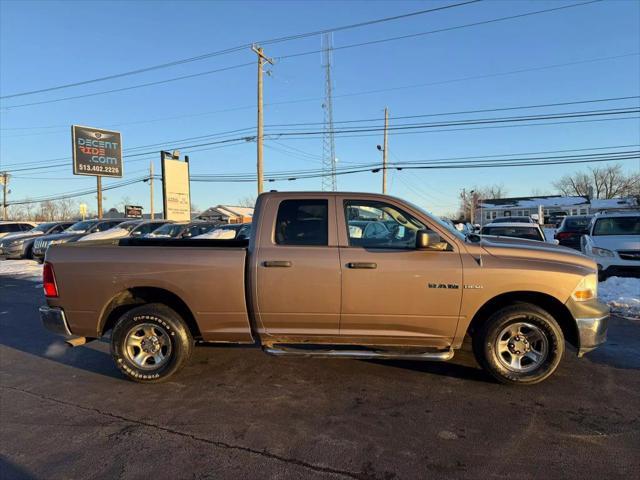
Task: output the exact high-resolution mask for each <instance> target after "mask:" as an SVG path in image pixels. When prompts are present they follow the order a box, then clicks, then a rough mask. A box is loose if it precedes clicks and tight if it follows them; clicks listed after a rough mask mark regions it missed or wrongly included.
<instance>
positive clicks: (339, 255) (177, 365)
mask: <svg viewBox="0 0 640 480" xmlns="http://www.w3.org/2000/svg"><path fill="white" fill-rule="evenodd" d="M350 215H351V216H350ZM354 217H355V218H354ZM364 218H366V219H367V220H363V219H364ZM355 219H360V221H368V222H370V223H372V224H377V223H383V224H384V225H385V226H387V228H388V230H389V231H390V232H391V236H389V237H388V238H386V239H384V240H382V241H381V240H380V239H378V238H371V239H367V238H363V237H352V236H351V235H350V229H349V228H348V227H349V223H348V222H350V221H351V220H355ZM224 227H225V228H226V227H231V229H233V228H234V226H232V225H225V226H224ZM239 227H240V228H239V230H241V229H243V228H245V227H246V225H242V226H239ZM252 229H254V230H253V234H252V235H251V240H249V241H247V240H235V239H234V240H207V239H203V240H199V239H179V240H178V239H164V238H159V239H153V238H124V239H122V240H119V241H118V242H111V243H104V244H101V245H97V244H96V245H91V244H88V245H85V246H83V247H82V248H79V245H77V244H76V245H73V244H67V245H54V246H53V247H52V248H50V249H49V250H48V251H47V256H46V262H45V266H44V269H43V289H44V292H45V297H46V301H47V305H44V306H42V307H41V308H40V314H41V318H42V321H43V324H44V325H45V326H46V327H47V328H48V329H50V330H52V331H53V332H56V333H60V334H63V335H67V336H71V335H73V336H75V338H74V339H73V342H72V343H75V344H76V345H78V344H82V343H85V342H87V341H90V340H93V339H97V338H100V337H103V336H104V335H108V334H109V332H111V333H110V335H109V341H110V342H111V354H112V357H113V359H114V362H115V364H116V366H117V367H118V368H119V369H120V371H121V372H122V373H123V374H124V375H126V376H128V377H129V378H131V379H133V380H136V381H138V382H143V383H156V382H160V381H163V380H166V379H168V378H170V377H171V375H173V374H175V373H176V372H177V371H179V370H180V369H181V368H182V367H183V366H185V364H186V363H187V362H188V359H189V357H190V355H191V353H192V351H193V349H194V347H195V345H196V341H197V342H211V343H216V342H218V343H226V344H229V343H237V344H245V345H246V346H248V347H253V346H260V347H262V349H263V350H264V351H266V352H267V353H270V354H273V355H278V356H292V357H295V356H299V357H309V356H318V357H330V358H357V359H363V358H372V359H376V358H377V359H396V360H397V359H405V360H412V361H415V360H449V359H451V358H452V357H453V355H454V353H455V351H456V350H458V349H460V348H461V347H462V345H463V341H464V339H465V338H467V337H471V340H472V344H473V350H474V353H475V355H476V358H477V359H478V362H479V363H480V365H481V366H482V367H483V368H484V369H485V370H486V371H487V372H489V373H490V374H491V375H493V376H494V377H495V378H496V379H497V380H499V381H501V382H503V383H507V384H516V385H527V384H533V383H538V382H541V381H543V380H544V379H546V378H548V377H549V376H550V375H551V374H553V372H554V371H555V370H556V368H557V367H558V365H559V364H560V362H561V360H562V357H563V354H564V350H565V338H566V339H567V340H568V341H569V342H571V343H572V344H573V345H574V346H575V347H576V350H577V352H578V355H579V356H582V355H583V354H585V353H587V352H589V351H591V350H593V349H594V348H596V347H597V346H598V345H600V344H601V343H603V342H604V341H605V339H606V332H607V322H608V317H609V309H608V307H607V306H606V305H604V304H602V303H600V302H599V301H598V292H597V290H598V281H597V275H596V264H595V262H594V261H593V260H591V259H589V258H587V257H585V256H584V255H581V254H580V253H579V252H576V251H574V250H571V249H569V248H563V247H558V246H556V245H550V244H543V243H541V242H536V241H531V240H529V241H527V240H521V239H517V238H502V239H496V237H486V238H476V236H473V237H471V236H468V237H465V236H464V235H462V234H461V233H460V232H458V231H457V230H455V229H452V228H450V226H449V225H447V224H445V223H444V222H442V221H441V220H440V219H439V218H437V217H435V216H432V215H430V214H429V213H427V212H425V211H423V210H421V209H420V208H419V207H416V206H414V205H411V204H410V203H408V202H404V201H402V200H400V199H398V198H394V197H389V196H386V195H375V194H365V193H340V192H280V193H279V192H269V193H263V194H261V195H260V196H259V197H258V200H257V208H256V215H255V216H254V217H253V224H252ZM364 231H366V227H365V228H364V229H363V233H364ZM238 233H240V231H238ZM482 259H485V260H482ZM514 279H515V281H514ZM568 375H570V373H568V374H564V375H563V378H561V379H559V381H562V380H564V379H566V378H567V376H568ZM310 380H311V379H310ZM363 382H366V379H364V380H363ZM141 394H144V392H142V391H141Z"/></svg>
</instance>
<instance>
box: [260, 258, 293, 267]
mask: <svg viewBox="0 0 640 480" xmlns="http://www.w3.org/2000/svg"><path fill="white" fill-rule="evenodd" d="M263 265H264V266H265V267H276V268H277V267H280V268H287V267H290V266H291V262H290V261H289V260H267V261H265V262H264V263H263Z"/></svg>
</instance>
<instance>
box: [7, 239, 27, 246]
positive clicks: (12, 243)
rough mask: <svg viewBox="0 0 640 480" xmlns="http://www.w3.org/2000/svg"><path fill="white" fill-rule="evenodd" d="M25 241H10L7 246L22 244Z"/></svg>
mask: <svg viewBox="0 0 640 480" xmlns="http://www.w3.org/2000/svg"><path fill="white" fill-rule="evenodd" d="M23 243H24V240H14V241H13V242H9V243H8V245H7V247H9V246H11V245H13V246H16V245H22V244H23Z"/></svg>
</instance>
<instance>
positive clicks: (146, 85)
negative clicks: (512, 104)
mask: <svg viewBox="0 0 640 480" xmlns="http://www.w3.org/2000/svg"><path fill="white" fill-rule="evenodd" d="M474 1H479V0H472V1H471V2H466V3H462V4H458V5H456V6H462V5H466V4H468V3H473V2H474ZM601 1H602V0H589V1H587V2H581V3H574V4H570V5H563V6H560V7H555V8H548V9H544V10H536V11H533V12H527V13H522V14H518V15H510V16H506V17H499V18H495V19H490V20H484V21H481V22H474V23H469V24H464V25H457V26H453V27H447V28H442V29H438V30H430V31H427V32H419V33H414V34H410V35H402V36H397V37H389V38H384V39H379V40H371V41H368V42H360V43H354V44H350V45H343V46H341V47H334V50H345V49H349V48H356V47H363V46H368V45H375V44H380V43H385V42H392V41H397V40H406V39H409V38H417V37H421V36H425V35H430V34H434V33H442V32H446V31H452V30H458V29H462V28H469V27H475V26H479V25H486V24H491V23H496V22H502V21H506V20H512V19H517V18H523V17H528V16H532V15H538V14H542V13H549V12H554V11H558V10H565V9H568V8H573V7H580V6H584V5H589V4H592V3H599V2H601ZM449 8H451V7H449ZM319 52H321V50H317V49H316V50H309V51H305V52H299V53H294V54H289V55H283V56H280V57H276V58H277V59H278V60H282V59H287V58H295V57H301V56H306V55H313V54H317V53H319ZM248 65H252V63H245V64H240V65H234V66H231V67H224V68H220V69H216V70H210V71H207V72H200V73H195V74H191V75H183V76H180V77H173V78H169V79H165V80H159V81H157V82H148V83H144V84H139V85H133V86H129V87H123V88H118V89H112V90H105V91H100V92H92V93H87V94H84V95H75V96H69V97H63V98H58V99H51V100H42V101H39V102H31V103H23V104H18V105H11V106H7V107H4V108H3V109H4V110H11V109H16V108H23V107H29V106H34V105H42V104H48V103H55V102H61V101H66V100H73V99H77V98H86V97H92V96H96V95H104V94H108V93H115V92H121V91H125V90H131V89H135V88H142V87H148V86H152V85H160V84H164V83H169V82H174V81H178V80H184V79H188V78H193V77H198V76H202V75H209V74H211V73H217V72H221V71H225V70H231V69H236V68H240V67H245V66H248Z"/></svg>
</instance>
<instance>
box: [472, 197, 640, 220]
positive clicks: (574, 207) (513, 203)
mask: <svg viewBox="0 0 640 480" xmlns="http://www.w3.org/2000/svg"><path fill="white" fill-rule="evenodd" d="M540 206H542V210H543V212H544V216H545V219H547V218H548V217H550V216H552V215H554V214H556V215H558V214H559V215H588V214H593V213H597V212H601V211H604V210H606V211H625V210H634V209H638V208H640V202H639V201H638V199H637V198H634V197H627V198H611V199H607V200H604V199H595V198H594V199H589V197H581V196H576V197H563V196H561V195H547V196H540V197H514V198H494V199H481V200H479V201H478V208H477V209H476V217H475V218H477V219H478V222H477V223H481V224H487V223H490V222H491V221H492V220H493V219H495V218H499V217H523V216H531V215H537V214H538V208H539V207H540ZM545 223H546V222H545Z"/></svg>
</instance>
